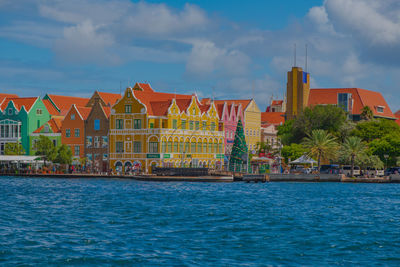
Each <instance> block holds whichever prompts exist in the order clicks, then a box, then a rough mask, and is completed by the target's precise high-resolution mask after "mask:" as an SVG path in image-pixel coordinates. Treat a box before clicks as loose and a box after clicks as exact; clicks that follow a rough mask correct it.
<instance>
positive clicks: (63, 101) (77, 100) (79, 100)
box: [47, 94, 89, 114]
mask: <svg viewBox="0 0 400 267" xmlns="http://www.w3.org/2000/svg"><path fill="white" fill-rule="evenodd" d="M47 96H48V97H49V98H50V99H51V101H52V102H53V103H54V104H55V105H56V107H57V108H58V110H60V113H61V114H65V113H66V112H68V110H69V109H70V108H71V106H72V105H73V104H75V105H76V106H82V107H83V106H85V105H86V104H87V102H88V101H89V98H83V97H75V96H63V95H49V94H47Z"/></svg>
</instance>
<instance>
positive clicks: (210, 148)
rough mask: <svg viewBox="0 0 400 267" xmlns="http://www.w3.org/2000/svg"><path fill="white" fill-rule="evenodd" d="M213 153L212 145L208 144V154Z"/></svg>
mask: <svg viewBox="0 0 400 267" xmlns="http://www.w3.org/2000/svg"><path fill="white" fill-rule="evenodd" d="M213 152H214V151H213V144H212V143H209V144H208V153H213Z"/></svg>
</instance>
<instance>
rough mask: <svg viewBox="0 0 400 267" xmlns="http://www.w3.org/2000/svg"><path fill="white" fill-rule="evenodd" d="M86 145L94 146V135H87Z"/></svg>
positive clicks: (88, 146)
mask: <svg viewBox="0 0 400 267" xmlns="http://www.w3.org/2000/svg"><path fill="white" fill-rule="evenodd" d="M86 147H87V148H91V147H92V137H91V136H86Z"/></svg>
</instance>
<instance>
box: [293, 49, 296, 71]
mask: <svg viewBox="0 0 400 267" xmlns="http://www.w3.org/2000/svg"><path fill="white" fill-rule="evenodd" d="M293 67H296V43H295V44H294V66H293Z"/></svg>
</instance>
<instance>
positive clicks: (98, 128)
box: [94, 119, 100, 131]
mask: <svg viewBox="0 0 400 267" xmlns="http://www.w3.org/2000/svg"><path fill="white" fill-rule="evenodd" d="M94 130H95V131H98V130H100V120H99V119H96V120H94Z"/></svg>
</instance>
